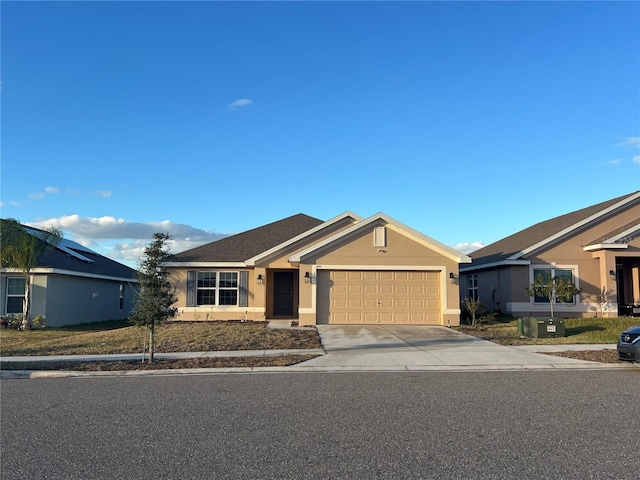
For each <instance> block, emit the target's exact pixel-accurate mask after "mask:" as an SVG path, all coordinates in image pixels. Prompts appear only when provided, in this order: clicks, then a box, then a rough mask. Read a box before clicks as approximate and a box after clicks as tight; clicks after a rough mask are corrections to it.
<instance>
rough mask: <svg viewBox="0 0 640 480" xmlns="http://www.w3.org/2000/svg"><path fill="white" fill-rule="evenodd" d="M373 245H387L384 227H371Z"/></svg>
mask: <svg viewBox="0 0 640 480" xmlns="http://www.w3.org/2000/svg"><path fill="white" fill-rule="evenodd" d="M373 246H374V247H386V246H387V230H386V228H385V227H375V228H374V229H373Z"/></svg>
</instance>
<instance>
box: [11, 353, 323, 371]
mask: <svg viewBox="0 0 640 480" xmlns="http://www.w3.org/2000/svg"><path fill="white" fill-rule="evenodd" d="M316 357H318V355H274V356H264V357H235V358H224V357H223V358H216V357H204V358H203V357H200V358H179V359H156V360H155V361H154V363H153V364H148V363H142V362H141V361H140V360H127V361H108V362H103V361H97V362H70V361H51V362H0V370H66V371H73V372H113V371H121V370H166V369H178V368H234V367H286V366H289V365H295V364H296V363H300V362H304V361H306V360H311V359H312V358H316Z"/></svg>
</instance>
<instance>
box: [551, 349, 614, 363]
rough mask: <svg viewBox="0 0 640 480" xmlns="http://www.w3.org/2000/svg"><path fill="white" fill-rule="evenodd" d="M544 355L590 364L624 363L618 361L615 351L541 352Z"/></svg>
mask: <svg viewBox="0 0 640 480" xmlns="http://www.w3.org/2000/svg"><path fill="white" fill-rule="evenodd" d="M541 353H545V354H546V355H555V356H556V357H565V358H575V359H577V360H588V361H590V362H600V363H626V362H622V361H621V360H619V359H618V352H617V351H616V350H610V349H609V350H581V351H576V352H573V351H571V352H541Z"/></svg>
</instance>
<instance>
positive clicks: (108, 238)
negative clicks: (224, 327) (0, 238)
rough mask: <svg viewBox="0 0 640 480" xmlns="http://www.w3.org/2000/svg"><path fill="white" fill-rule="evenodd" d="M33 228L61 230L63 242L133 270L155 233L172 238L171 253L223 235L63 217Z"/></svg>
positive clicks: (175, 225) (170, 225)
mask: <svg viewBox="0 0 640 480" xmlns="http://www.w3.org/2000/svg"><path fill="white" fill-rule="evenodd" d="M28 225H30V226H32V227H35V228H47V227H52V226H53V227H57V228H60V229H61V230H62V231H63V233H64V236H65V238H68V239H70V240H73V241H75V242H78V243H80V244H81V245H84V246H86V247H89V248H91V249H92V250H95V251H97V252H98V253H100V254H102V255H105V256H107V257H109V258H112V259H114V260H116V261H119V262H122V263H126V264H127V265H130V266H135V265H136V262H137V260H138V259H139V258H140V256H141V255H142V252H143V251H144V248H145V247H146V246H147V245H148V244H149V243H150V242H151V239H152V237H153V234H154V233H156V232H163V233H168V234H170V235H171V238H172V239H171V242H170V247H171V251H172V252H173V253H178V252H182V251H184V250H188V249H190V248H194V247H197V246H199V245H203V244H205V243H209V242H213V241H214V240H218V239H220V238H222V237H224V236H226V235H224V234H220V233H215V232H211V231H208V230H202V229H200V228H196V227H192V226H190V225H185V224H182V223H174V222H172V221H170V220H163V221H157V222H130V221H127V220H125V219H123V218H115V217H111V216H104V217H81V216H80V215H66V216H62V217H57V218H49V219H45V220H40V221H37V222H29V223H28Z"/></svg>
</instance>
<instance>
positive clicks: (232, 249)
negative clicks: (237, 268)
mask: <svg viewBox="0 0 640 480" xmlns="http://www.w3.org/2000/svg"><path fill="white" fill-rule="evenodd" d="M322 223H324V222H323V221H322V220H319V219H317V218H313V217H310V216H308V215H304V214H302V213H299V214H297V215H292V216H291V217H287V218H284V219H282V220H278V221H277V222H273V223H269V224H267V225H263V226H261V227H257V228H254V229H252V230H247V231H246V232H242V233H238V234H236V235H232V236H230V237H225V238H222V239H220V240H216V241H215V242H211V243H207V244H206V245H202V246H200V247H196V248H192V249H191V250H186V251H184V252H181V253H177V254H175V255H174V256H173V262H244V261H245V260H247V259H249V258H252V257H254V256H256V255H259V254H260V253H263V252H265V251H267V250H269V249H271V248H273V247H275V246H277V245H280V244H281V243H284V242H286V241H287V240H290V239H292V238H293V237H296V236H298V235H300V234H301V233H304V232H306V231H307V230H311V229H312V228H314V227H317V226H318V225H320V224H322Z"/></svg>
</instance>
